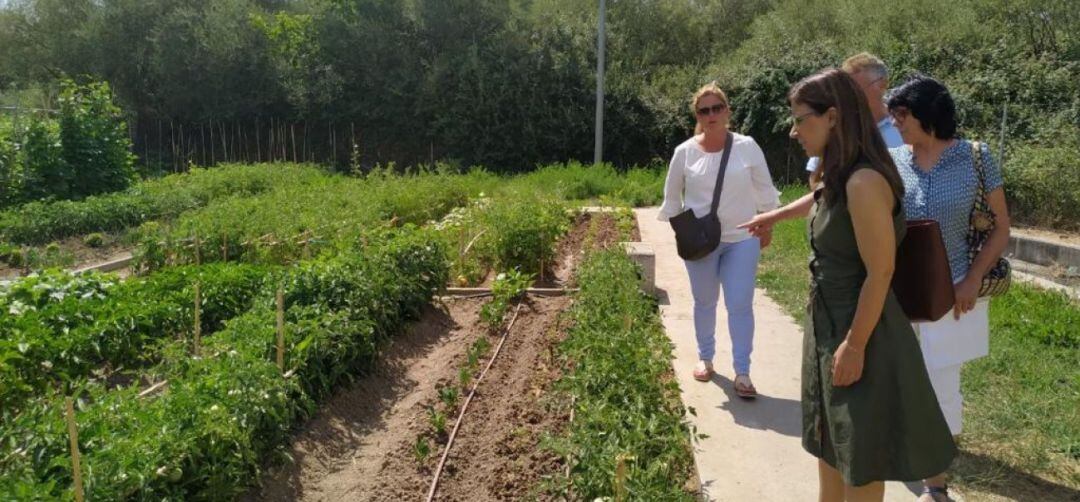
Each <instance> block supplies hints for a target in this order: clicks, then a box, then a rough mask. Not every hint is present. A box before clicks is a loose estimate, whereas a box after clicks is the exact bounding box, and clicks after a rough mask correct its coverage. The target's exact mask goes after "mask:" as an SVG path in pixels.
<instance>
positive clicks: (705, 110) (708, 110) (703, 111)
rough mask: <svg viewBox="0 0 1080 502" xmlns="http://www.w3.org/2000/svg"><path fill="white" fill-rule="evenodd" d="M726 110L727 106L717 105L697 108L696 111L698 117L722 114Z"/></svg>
mask: <svg viewBox="0 0 1080 502" xmlns="http://www.w3.org/2000/svg"><path fill="white" fill-rule="evenodd" d="M726 109H727V105H725V104H723V103H720V104H718V105H712V106H703V107H701V108H698V109H697V114H698V115H710V114H715V113H720V112H723V111H724V110H726Z"/></svg>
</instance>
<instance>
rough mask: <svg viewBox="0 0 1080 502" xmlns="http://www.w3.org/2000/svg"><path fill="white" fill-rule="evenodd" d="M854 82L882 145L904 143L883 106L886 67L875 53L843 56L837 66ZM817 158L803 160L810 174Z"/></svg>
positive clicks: (887, 74)
mask: <svg viewBox="0 0 1080 502" xmlns="http://www.w3.org/2000/svg"><path fill="white" fill-rule="evenodd" d="M841 69H843V70H844V71H845V72H847V74H848V75H851V78H852V79H853V80H855V83H857V84H859V89H862V92H863V94H864V95H865V96H866V101H867V103H868V104H869V105H870V113H872V114H873V115H874V120H875V121H877V126H878V131H880V132H881V138H882V139H884V140H885V147H886V148H896V147H898V146H903V145H904V140H903V139H902V138H901V137H900V131H897V130H896V126H894V125H893V122H892V119H891V118H890V117H889V109H888V108H886V107H885V92H886V91H887V90H888V89H889V69H888V68H887V67H886V66H885V63H884V62H883V61H881V59H879V58H878V57H877V56H874V55H873V54H870V53H868V52H860V53H859V54H856V55H854V56H851V57H849V58H847V59H846V60H844V65H843V66H842V67H841ZM820 160H821V159H819V158H818V157H811V158H810V160H808V161H807V162H806V170H807V171H808V172H810V173H811V176H812V175H813V172H814V170H815V169H817V166H818V162H820Z"/></svg>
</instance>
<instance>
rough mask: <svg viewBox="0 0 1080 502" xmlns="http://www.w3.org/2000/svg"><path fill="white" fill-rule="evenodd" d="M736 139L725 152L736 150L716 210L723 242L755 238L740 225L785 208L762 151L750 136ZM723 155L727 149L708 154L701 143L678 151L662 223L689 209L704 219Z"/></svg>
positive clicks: (685, 144)
mask: <svg viewBox="0 0 1080 502" xmlns="http://www.w3.org/2000/svg"><path fill="white" fill-rule="evenodd" d="M732 136H733V141H732V145H730V146H726V147H725V148H728V147H730V148H731V158H730V159H728V166H727V172H726V174H725V175H724V188H723V191H722V192H721V194H720V203H719V205H718V207H717V210H716V212H717V214H718V215H719V217H720V225H721V228H722V229H723V234H722V236H721V240H722V241H723V242H739V241H742V240H745V239H748V238H750V233H749V232H747V231H746V230H741V229H738V228H735V227H736V225H739V224H740V223H745V222H747V221H749V220H750V219H751V218H753V217H754V215H755V214H757V213H759V212H764V211H769V210H772V209H775V208H776V207H778V206H779V205H780V192H778V191H777V190H776V187H775V186H774V185H773V181H772V176H770V175H769V167H768V165H767V164H766V163H765V154H764V152H762V151H761V147H760V146H758V144H757V142H756V141H754V138H751V137H750V136H743V135H741V134H736V133H732ZM723 154H724V151H723V150H721V151H719V152H706V151H705V150H703V149H702V148H701V145H700V144H698V142H697V139H695V138H690V139H688V140H686V141H684V142H683V143H682V144H681V145H679V146H678V147H676V148H675V153H674V154H673V155H672V156H671V163H670V164H669V165H668V172H667V180H666V181H665V183H664V203H663V205H661V206H660V214H659V216H658V218H659V219H660V220H664V221H666V220H668V219H670V218H671V217H673V216H675V215H677V214H679V213H681V212H683V211H685V210H686V209H692V210H693V211H694V215H695V216H697V217H698V218H700V217H702V216H705V214H706V213H708V212H709V208H710V206H711V205H712V198H713V191H714V189H715V188H716V175H717V173H718V172H719V171H720V159H721V158H722V157H723Z"/></svg>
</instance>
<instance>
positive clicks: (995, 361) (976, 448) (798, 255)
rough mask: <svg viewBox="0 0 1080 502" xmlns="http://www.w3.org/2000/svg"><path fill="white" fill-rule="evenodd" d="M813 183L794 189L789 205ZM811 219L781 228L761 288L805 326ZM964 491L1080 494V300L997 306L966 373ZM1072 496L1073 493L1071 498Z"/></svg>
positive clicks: (1011, 297) (1025, 290)
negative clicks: (980, 351)
mask: <svg viewBox="0 0 1080 502" xmlns="http://www.w3.org/2000/svg"><path fill="white" fill-rule="evenodd" d="M805 193H806V188H805V187H801V186H790V187H787V188H785V189H784V190H783V195H782V196H781V198H782V200H783V201H785V202H790V201H792V200H794V199H796V198H798V197H800V196H801V195H803V194H805ZM809 256H810V246H809V243H808V241H807V238H806V222H805V220H801V219H800V220H793V221H786V222H783V223H781V224H779V225H777V226H776V227H775V229H774V231H773V243H772V246H770V247H769V248H767V249H766V250H765V252H764V253H763V254H762V259H761V268H760V270H759V273H758V284H759V286H760V287H762V288H764V289H765V290H766V292H767V293H768V295H769V296H770V297H771V298H772V299H773V300H775V301H776V302H777V303H779V304H780V305H781V307H782V308H783V309H784V311H785V312H786V313H788V314H789V315H791V316H792V317H794V318H796V319H797V320H798V321H799V322H800V323H802V322H803V321H805V318H806V302H807V299H808V295H809V288H808V284H809V271H808V270H809V269H808V267H807V260H808V257H809ZM962 383H963V390H964V434H963V436H962V438H961V449H962V453H961V456H960V457H959V459H958V460H957V461H956V463H955V464H954V469H953V472H952V474H953V476H954V477H955V479H954V483H955V484H956V485H958V487H959V488H960V489H961V490H968V491H976V492H992V493H995V494H998V495H1000V496H1006V497H1010V498H1014V499H1019V500H1076V498H1075V497H1076V496H1077V490H1078V489H1080V413H1077V410H1080V306H1077V305H1076V304H1075V303H1073V302H1070V301H1069V300H1068V299H1067V298H1066V297H1064V296H1063V295H1061V294H1059V293H1054V292H1048V291H1043V290H1039V289H1036V288H1033V287H1029V286H1026V285H1023V284H1015V285H1014V286H1013V287H1012V289H1011V290H1010V291H1009V292H1008V293H1007V294H1006V295H1004V296H1002V297H1000V298H997V299H995V300H994V301H993V303H992V304H991V308H990V355H989V356H988V357H985V358H982V359H978V360H976V361H973V362H971V363H969V364H967V365H965V367H964V370H963V380H962ZM1048 480H1050V481H1048ZM1070 497H1071V498H1070Z"/></svg>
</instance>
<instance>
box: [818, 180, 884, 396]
mask: <svg viewBox="0 0 1080 502" xmlns="http://www.w3.org/2000/svg"><path fill="white" fill-rule="evenodd" d="M846 188H847V200H848V209H849V212H850V213H851V223H852V226H853V227H854V229H855V241H856V243H857V245H858V248H859V256H860V257H861V258H862V261H863V265H864V266H865V267H866V279H865V280H864V281H863V284H862V289H861V290H860V292H859V302H858V305H857V306H856V308H855V318H854V319H853V320H852V322H851V328H850V329H849V330H848V333H847V337H846V338H845V339H844V342H843V343H841V345H840V347H839V348H838V349H837V352H836V357H835V358H834V362H833V384H834V385H839V386H845V385H851V384H852V383H855V382H856V381H858V380H859V378H861V377H862V363H863V350H864V349H865V348H866V344H867V343H868V342H869V340H870V335H871V334H873V331H874V327H875V326H877V324H878V321H879V320H880V319H881V312H882V310H883V309H884V306H885V298H886V296H887V295H888V293H889V287H890V285H891V282H892V275H893V268H894V266H895V263H896V234H895V233H894V230H893V221H892V212H893V208H894V206H895V204H896V201H895V198H894V197H893V194H892V190H891V189H890V188H889V184H888V182H887V181H885V177H883V176H882V175H881V174H879V173H878V172H876V171H873V170H870V169H860V170H858V171H856V172H855V173H854V174H852V176H851V179H850V180H849V181H848V183H847V187H846Z"/></svg>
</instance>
